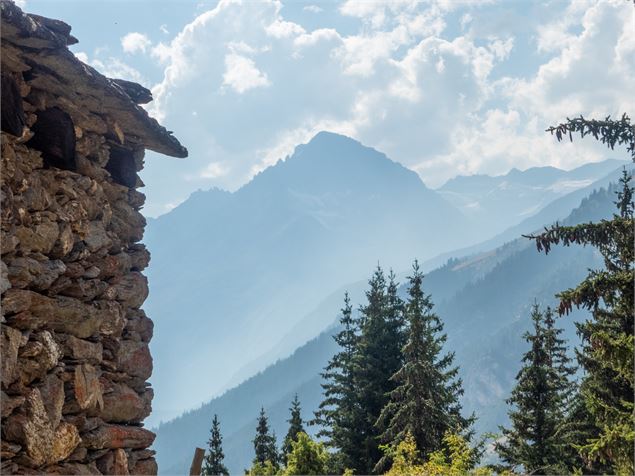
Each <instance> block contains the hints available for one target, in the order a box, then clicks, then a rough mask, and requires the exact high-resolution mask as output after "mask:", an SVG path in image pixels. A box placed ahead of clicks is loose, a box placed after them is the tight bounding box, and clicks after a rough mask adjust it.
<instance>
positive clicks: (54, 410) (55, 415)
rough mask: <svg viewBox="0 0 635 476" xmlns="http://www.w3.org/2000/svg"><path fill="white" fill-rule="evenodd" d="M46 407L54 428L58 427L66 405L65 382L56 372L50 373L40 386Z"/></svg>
mask: <svg viewBox="0 0 635 476" xmlns="http://www.w3.org/2000/svg"><path fill="white" fill-rule="evenodd" d="M39 389H40V394H41V395H42V400H43V401H44V407H45V408H46V412H47V413H48V416H49V422H50V423H51V426H52V427H53V428H57V426H58V425H59V424H60V421H61V420H62V407H63V406H64V382H62V380H61V379H60V378H59V377H58V376H57V375H55V374H53V373H51V374H48V375H47V376H46V377H45V378H44V379H43V382H42V385H40V387H39Z"/></svg>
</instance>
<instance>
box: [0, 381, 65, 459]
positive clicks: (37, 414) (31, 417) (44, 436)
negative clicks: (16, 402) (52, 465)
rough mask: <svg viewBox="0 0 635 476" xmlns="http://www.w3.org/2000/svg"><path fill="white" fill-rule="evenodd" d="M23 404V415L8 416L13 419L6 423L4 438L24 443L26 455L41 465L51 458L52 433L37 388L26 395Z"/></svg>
mask: <svg viewBox="0 0 635 476" xmlns="http://www.w3.org/2000/svg"><path fill="white" fill-rule="evenodd" d="M25 406H26V415H25V416H24V415H21V416H19V417H16V418H10V419H12V420H13V421H12V422H11V423H8V424H7V428H6V432H7V433H8V434H6V438H7V439H8V440H10V441H15V442H17V443H20V444H22V445H24V446H25V447H26V455H27V456H28V457H29V458H30V459H31V460H33V463H34V464H35V465H36V466H41V465H43V464H45V463H47V462H49V461H50V459H51V455H52V451H53V439H54V433H53V429H52V428H51V424H50V422H49V419H48V413H47V412H46V408H45V407H44V402H43V401H42V396H41V395H40V391H39V390H38V389H34V390H32V391H31V393H29V395H27V397H26V403H25Z"/></svg>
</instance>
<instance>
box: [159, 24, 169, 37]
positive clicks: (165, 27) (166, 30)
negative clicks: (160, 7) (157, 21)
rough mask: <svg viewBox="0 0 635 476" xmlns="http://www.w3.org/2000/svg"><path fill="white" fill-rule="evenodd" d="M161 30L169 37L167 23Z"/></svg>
mask: <svg viewBox="0 0 635 476" xmlns="http://www.w3.org/2000/svg"><path fill="white" fill-rule="evenodd" d="M159 30H160V31H161V33H163V34H164V35H169V34H170V31H169V30H168V26H167V25H166V24H165V23H164V24H163V25H161V26H160V27H159Z"/></svg>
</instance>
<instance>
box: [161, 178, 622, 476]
mask: <svg viewBox="0 0 635 476" xmlns="http://www.w3.org/2000/svg"><path fill="white" fill-rule="evenodd" d="M613 199H614V194H613V192H612V191H607V190H601V191H598V192H595V193H593V194H591V195H590V196H589V197H588V198H587V199H585V200H583V201H582V203H581V205H580V207H578V208H577V209H576V210H574V211H573V212H572V213H571V214H570V218H569V219H568V222H569V223H578V222H583V221H590V220H593V221H596V220H599V219H601V218H603V217H607V216H610V215H611V213H612V211H613V208H614V205H613V203H612V201H613ZM600 266H601V261H600V259H599V256H598V255H597V254H596V253H595V252H594V251H593V250H592V249H589V248H580V247H571V248H556V249H554V250H553V251H552V253H550V254H549V255H548V256H545V255H542V254H539V253H537V251H536V250H535V247H534V246H533V244H532V243H531V242H529V241H528V240H526V239H524V238H519V239H516V240H514V241H512V242H510V243H508V244H506V245H504V246H501V247H499V248H496V249H495V250H492V251H489V252H486V253H482V254H479V255H474V256H469V257H466V258H461V259H452V260H449V261H448V262H447V263H446V264H445V265H444V266H442V267H440V268H439V269H436V270H434V271H432V272H430V273H429V274H428V275H427V276H426V278H425V280H424V286H425V289H426V291H427V292H429V293H431V294H432V298H433V301H434V302H435V303H437V306H436V310H437V312H438V314H439V315H440V316H441V317H442V319H443V320H444V322H445V326H446V327H445V329H446V331H447V333H448V348H449V349H451V350H454V351H455V352H456V355H457V363H458V364H459V365H460V366H461V376H462V378H463V380H464V387H465V390H466V392H465V397H464V399H463V403H464V407H465V410H466V412H470V411H476V412H477V414H478V416H479V420H478V422H477V429H478V430H479V431H492V430H496V427H497V425H498V424H501V423H503V422H504V421H505V418H506V416H505V414H506V407H505V403H504V399H505V398H506V397H507V396H508V393H509V391H510V388H511V385H512V383H513V379H514V376H515V374H516V372H517V370H518V367H519V362H520V356H521V354H522V353H523V352H524V346H523V341H522V338H521V336H522V333H523V332H524V331H525V330H526V329H527V327H528V326H529V325H530V321H529V318H528V312H529V306H530V305H531V304H532V303H533V301H534V299H536V300H537V301H538V302H541V303H548V304H555V299H554V293H555V292H557V291H559V290H562V289H565V288H567V287H569V286H572V285H575V284H576V283H577V282H579V281H580V279H581V278H582V276H584V275H585V274H586V271H587V269H588V268H594V267H595V268H597V267H600ZM368 272H370V268H369V271H368ZM367 274H368V273H367ZM401 292H402V293H403V292H405V289H404V288H403V287H402V288H401ZM583 316H584V314H583V313H581V312H576V313H575V314H574V315H572V316H568V317H566V318H563V319H562V320H561V321H560V323H561V325H563V326H565V328H566V334H567V336H568V337H569V338H570V339H573V340H574V339H575V333H574V332H573V323H574V321H575V320H576V319H581V318H583ZM324 318H325V319H332V317H331V316H325V317H324ZM331 334H332V331H331V332H324V333H322V334H320V336H318V337H317V338H315V339H313V340H312V341H310V342H309V343H307V344H306V345H304V346H302V347H301V348H300V349H298V350H297V351H296V352H295V353H294V354H293V355H292V356H290V357H288V358H286V359H284V360H281V361H279V362H277V363H276V364H274V365H272V366H270V367H269V368H267V369H266V370H265V371H264V372H262V373H260V374H258V375H257V376H255V377H253V378H251V379H249V380H247V381H246V382H244V383H243V384H241V385H239V386H237V387H236V388H234V389H232V390H230V391H229V392H227V393H225V394H224V395H222V396H220V397H218V398H216V399H213V400H211V401H210V402H209V403H207V404H205V405H203V406H202V407H201V408H200V409H198V410H196V411H193V412H190V413H188V414H186V415H184V416H182V417H180V418H177V419H175V420H173V421H171V422H169V423H167V424H165V425H162V426H160V427H159V428H158V430H157V440H156V442H155V448H156V449H157V450H158V458H159V469H160V472H161V473H163V474H176V473H182V472H183V471H185V470H186V469H187V465H188V464H189V458H190V457H191V453H192V451H193V448H194V446H195V445H199V446H200V445H203V444H204V442H205V440H206V438H207V434H208V431H209V422H210V419H211V416H212V415H213V414H214V413H218V414H219V416H220V418H221V421H222V422H223V431H224V435H225V451H226V455H227V461H226V462H227V465H228V467H229V468H230V470H231V472H232V473H235V472H240V471H242V469H243V468H244V467H246V466H247V465H248V464H249V461H250V459H251V457H252V447H251V439H252V438H253V431H254V428H255V421H256V415H257V412H258V408H259V406H260V405H264V406H265V408H266V409H267V410H268V411H269V412H270V414H271V423H272V426H273V428H274V430H275V431H276V433H277V434H278V436H279V437H282V435H284V432H285V431H286V421H285V420H286V418H287V410H286V409H287V407H288V404H289V401H290V399H291V398H292V396H293V393H294V392H297V393H298V395H299V398H300V400H301V402H302V403H303V409H304V417H305V418H306V419H308V418H310V416H311V415H312V410H314V409H315V408H317V405H318V404H319V401H320V398H321V396H320V387H319V382H320V380H319V372H320V370H321V369H322V368H323V367H324V365H325V364H326V363H327V361H328V359H329V358H330V356H331V355H332V353H333V352H334V350H335V346H334V343H333V340H332V338H331Z"/></svg>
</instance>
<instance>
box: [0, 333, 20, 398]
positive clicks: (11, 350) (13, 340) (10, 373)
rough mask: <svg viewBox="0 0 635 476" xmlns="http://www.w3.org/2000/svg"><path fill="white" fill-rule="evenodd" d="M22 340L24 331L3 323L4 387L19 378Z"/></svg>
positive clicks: (2, 365) (0, 351)
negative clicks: (19, 354) (18, 364)
mask: <svg viewBox="0 0 635 476" xmlns="http://www.w3.org/2000/svg"><path fill="white" fill-rule="evenodd" d="M21 342H22V333H21V332H20V331H19V330H17V329H13V328H12V327H9V326H5V325H2V336H1V337H0V355H1V356H2V362H1V363H0V365H1V367H2V388H7V387H8V386H9V385H10V384H11V383H13V381H15V379H16V378H17V372H16V367H17V363H18V348H19V347H20V344H21Z"/></svg>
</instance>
